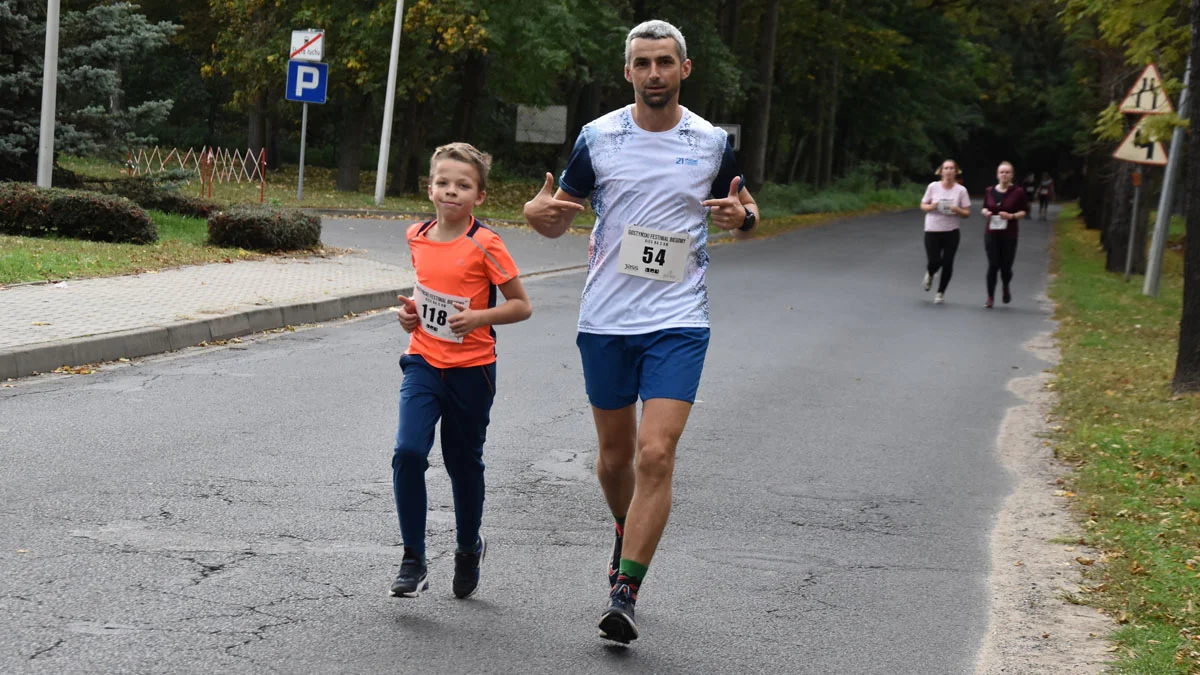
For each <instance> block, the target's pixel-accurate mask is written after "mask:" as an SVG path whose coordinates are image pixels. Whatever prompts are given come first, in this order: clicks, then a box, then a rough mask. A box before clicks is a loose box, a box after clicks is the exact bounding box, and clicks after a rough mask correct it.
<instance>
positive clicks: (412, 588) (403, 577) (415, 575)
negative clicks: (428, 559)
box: [388, 547, 429, 598]
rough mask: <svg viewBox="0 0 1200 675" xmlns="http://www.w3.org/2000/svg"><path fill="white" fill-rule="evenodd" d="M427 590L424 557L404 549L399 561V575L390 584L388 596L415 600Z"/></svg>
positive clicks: (426, 571)
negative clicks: (390, 588)
mask: <svg viewBox="0 0 1200 675" xmlns="http://www.w3.org/2000/svg"><path fill="white" fill-rule="evenodd" d="M428 588H429V570H428V569H427V568H426V566H425V556H421V555H417V554H416V553H414V552H413V550H412V549H410V548H408V547H405V548H404V558H403V560H401V561H400V573H399V574H397V575H396V580H395V581H393V582H392V590H391V591H390V592H389V593H388V595H390V596H392V597H393V598H415V597H417V596H418V595H420V594H421V591H424V590H427V589H428Z"/></svg>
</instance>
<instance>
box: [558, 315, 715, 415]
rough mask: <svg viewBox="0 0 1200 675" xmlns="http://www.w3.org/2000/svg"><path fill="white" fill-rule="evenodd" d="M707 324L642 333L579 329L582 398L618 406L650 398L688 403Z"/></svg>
mask: <svg viewBox="0 0 1200 675" xmlns="http://www.w3.org/2000/svg"><path fill="white" fill-rule="evenodd" d="M708 335H709V330H708V329H707V328H666V329H663V330H659V331H655V332H653V333H644V334H642V335H599V334H596V333H579V335H578V336H577V337H576V338H575V344H576V345H578V346H579V355H580V356H581V357H582V359H583V381H584V384H585V386H586V387H587V395H588V401H590V402H591V404H592V405H593V406H595V407H597V408H599V409H601V410H619V409H621V408H624V407H626V406H629V405H632V404H633V403H635V402H637V400H638V398H639V397H640V398H641V399H642V400H643V401H647V400H649V399H652V398H670V399H675V400H677V401H686V402H687V403H694V402H695V401H696V389H697V388H699V386H700V373H701V371H702V370H704V355H705V353H707V352H708Z"/></svg>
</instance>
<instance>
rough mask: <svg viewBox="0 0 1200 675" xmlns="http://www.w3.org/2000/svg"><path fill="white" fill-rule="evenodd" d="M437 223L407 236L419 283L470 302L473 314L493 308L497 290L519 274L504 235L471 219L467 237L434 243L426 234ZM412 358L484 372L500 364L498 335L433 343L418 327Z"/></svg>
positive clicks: (417, 226) (415, 227)
mask: <svg viewBox="0 0 1200 675" xmlns="http://www.w3.org/2000/svg"><path fill="white" fill-rule="evenodd" d="M436 222H437V221H435V220H430V221H426V222H424V223H413V224H412V225H411V226H409V228H408V232H407V234H406V235H405V238H406V239H407V240H408V248H409V250H410V251H412V262H413V269H415V270H416V272H417V283H419V284H421V285H422V286H424V287H426V288H428V289H430V290H432V291H436V292H438V293H442V294H444V295H452V296H459V297H464V298H470V299H471V302H470V307H471V309H488V308H490V307H495V306H496V286H498V285H500V284H503V283H505V282H507V281H509V280H511V279H515V278H516V277H517V276H518V275H519V274H520V272H519V271H518V270H517V265H516V263H514V262H513V259H512V256H511V255H509V253H508V249H507V248H505V247H504V242H503V241H501V240H500V235H498V234H496V233H495V232H494V231H493V230H490V229H488V228H487V227H485V226H484V225H483V223H480V222H479V221H478V220H476V219H475V218H474V217H473V216H472V218H471V226H470V228H468V229H467V232H466V234H464V235H462V236H461V237H458V238H457V239H455V240H454V241H445V242H442V241H432V240H430V239H429V237H427V236H426V233H427V232H428V231H429V229H430V228H432V227H433V226H434V224H435V223H436ZM408 353H409V354H416V355H419V356H421V357H424V359H425V360H426V361H428V362H429V365H431V366H433V367H434V368H469V367H471V366H484V365H487V364H489V363H493V362H495V360H496V332H495V331H494V330H493V329H492V327H491V326H480V327H479V328H476V329H475V330H473V331H471V332H470V333H468V334H467V335H465V336H463V341H462V342H461V343H458V342H450V341H448V340H443V339H440V338H437V337H434V336H433V335H430V334H429V333H427V332H426V331H425V328H424V327H422V326H418V327H417V329H416V330H414V331H413V332H412V337H411V339H410V340H409V343H408Z"/></svg>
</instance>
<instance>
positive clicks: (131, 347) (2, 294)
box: [0, 254, 414, 379]
mask: <svg viewBox="0 0 1200 675" xmlns="http://www.w3.org/2000/svg"><path fill="white" fill-rule="evenodd" d="M413 278H414V277H413V271H412V270H411V269H408V268H404V267H397V266H394V265H387V264H383V263H381V262H376V261H372V260H369V259H367V258H365V257H363V256H361V255H355V254H348V255H344V256H341V257H333V258H320V257H311V258H280V259H272V260H266V261H243V262H236V263H218V264H213V265H199V266H194V267H185V268H181V269H174V270H166V271H163V272H158V273H146V274H138V275H129V276H121V277H105V278H99V279H83V280H78V281H66V282H60V283H58V284H29V285H21V286H15V287H10V288H7V289H3V290H0V379H7V378H15V377H23V376H26V375H31V374H34V373H41V372H49V371H51V370H54V369H56V368H59V367H62V366H80V365H84V364H88V363H98V362H101V361H111V360H115V359H119V358H135V357H138V356H146V355H149V354H158V353H162V352H167V351H172V350H176V349H182V348H184V347H191V346H195V345H198V344H200V343H202V342H211V341H214V340H227V339H230V338H234V337H238V336H240V335H247V334H249V333H253V332H257V331H263V330H271V329H275V328H281V327H283V326H287V325H298V324H302V323H311V322H314V321H326V320H329V319H334V318H337V317H341V316H343V315H345V314H347V313H350V312H363V311H367V310H371V309H380V308H383V307H389V306H392V305H395V304H396V295H397V294H398V293H406V294H407V293H409V292H410V291H411V287H412V283H413Z"/></svg>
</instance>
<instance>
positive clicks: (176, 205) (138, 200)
mask: <svg viewBox="0 0 1200 675" xmlns="http://www.w3.org/2000/svg"><path fill="white" fill-rule="evenodd" d="M190 175H192V174H185V175H184V176H180V175H179V173H178V172H166V173H164V174H159V175H157V176H153V177H150V176H129V177H121V178H114V179H111V180H102V181H95V182H94V183H93V184H92V187H91V188H90V189H92V190H95V191H96V192H103V193H105V194H111V195H117V196H119V197H124V198H126V199H128V200H129V201H131V202H133V203H135V204H137V205H138V206H140V207H142V208H143V209H153V210H155V211H162V212H164V213H175V214H178V215H181V216H188V217H191V218H207V217H209V216H210V215H212V214H213V213H214V212H215V211H217V210H218V209H219V208H220V205H219V204H217V203H216V202H213V201H209V200H207V199H203V198H201V197H193V196H191V195H185V194H183V193H182V192H180V191H179V189H180V187H182V186H183V184H184V182H183V179H184V178H185V177H186V176H190Z"/></svg>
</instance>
